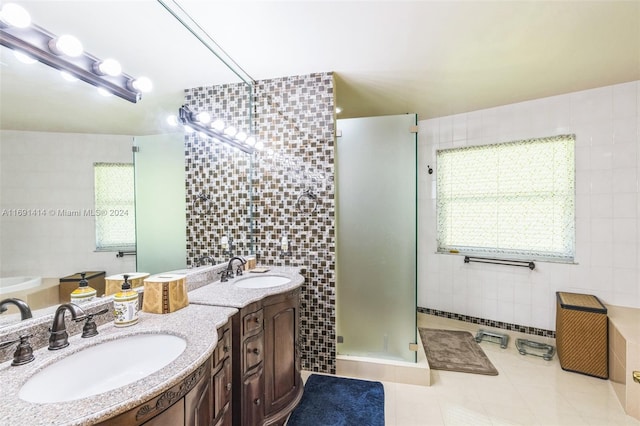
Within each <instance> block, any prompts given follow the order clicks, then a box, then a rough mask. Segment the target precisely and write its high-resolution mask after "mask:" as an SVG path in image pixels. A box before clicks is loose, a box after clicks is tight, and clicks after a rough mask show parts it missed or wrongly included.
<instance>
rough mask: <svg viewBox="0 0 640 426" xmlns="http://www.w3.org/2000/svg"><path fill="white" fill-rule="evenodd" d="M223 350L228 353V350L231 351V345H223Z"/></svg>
mask: <svg viewBox="0 0 640 426" xmlns="http://www.w3.org/2000/svg"><path fill="white" fill-rule="evenodd" d="M222 351H223V352H225V353H226V352H229V346H226V345H225V346H223V347H222Z"/></svg>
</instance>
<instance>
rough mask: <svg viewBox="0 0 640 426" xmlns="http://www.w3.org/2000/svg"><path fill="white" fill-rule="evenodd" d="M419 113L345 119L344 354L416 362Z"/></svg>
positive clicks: (341, 127) (341, 230)
mask: <svg viewBox="0 0 640 426" xmlns="http://www.w3.org/2000/svg"><path fill="white" fill-rule="evenodd" d="M416 124H417V116H416V115H415V114H405V115H394V116H383V117H368V118H353V119H343V120H338V121H337V125H338V132H339V134H340V133H341V136H339V137H338V138H337V150H336V182H337V190H336V193H337V195H336V198H337V200H336V201H337V202H336V211H337V219H336V226H337V232H336V236H337V248H336V252H337V262H336V268H337V284H336V287H337V316H336V317H337V318H336V320H337V335H338V354H339V355H350V356H362V357H369V358H381V359H389V360H397V361H407V362H416V352H414V351H413V350H411V349H410V344H413V343H415V342H416V264H417V261H416V222H417V217H416V209H417V202H416V196H417V193H416V186H417V185H416V148H417V144H416V139H417V137H416V132H415V130H416Z"/></svg>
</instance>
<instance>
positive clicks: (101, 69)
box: [94, 58, 122, 77]
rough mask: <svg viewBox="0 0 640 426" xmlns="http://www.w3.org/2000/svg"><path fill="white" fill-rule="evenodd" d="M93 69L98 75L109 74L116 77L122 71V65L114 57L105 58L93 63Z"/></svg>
mask: <svg viewBox="0 0 640 426" xmlns="http://www.w3.org/2000/svg"><path fill="white" fill-rule="evenodd" d="M94 70H95V72H96V73H97V74H100V75H110V76H111V77H117V76H119V75H120V74H121V73H122V66H121V65H120V62H118V61H116V60H115V59H111V58H108V59H105V60H103V61H98V62H96V63H95V65H94Z"/></svg>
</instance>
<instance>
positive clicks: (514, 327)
mask: <svg viewBox="0 0 640 426" xmlns="http://www.w3.org/2000/svg"><path fill="white" fill-rule="evenodd" d="M418 312H420V313H423V314H427V315H434V316H437V317H442V318H450V319H454V320H458V321H464V322H470V323H472V324H480V325H486V326H487V327H493V328H501V329H503V330H509V331H517V332H519V333H526V334H533V335H535V336H542V337H550V338H552V339H555V337H556V332H555V331H553V330H545V329H542V328H536V327H527V326H524V325H518V324H511V323H508V322H503V321H494V320H488V319H484V318H478V317H473V316H469V315H463V314H455V313H452V312H445V311H439V310H437V309H430V308H421V307H418Z"/></svg>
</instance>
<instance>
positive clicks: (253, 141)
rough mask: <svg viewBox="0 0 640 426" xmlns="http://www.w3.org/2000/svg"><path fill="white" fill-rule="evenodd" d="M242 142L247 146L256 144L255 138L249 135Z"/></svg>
mask: <svg viewBox="0 0 640 426" xmlns="http://www.w3.org/2000/svg"><path fill="white" fill-rule="evenodd" d="M244 142H245V143H246V144H247V145H249V146H254V145H255V144H256V138H254V137H253V136H249V137H248V138H247V139H246V140H245V141H244Z"/></svg>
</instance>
